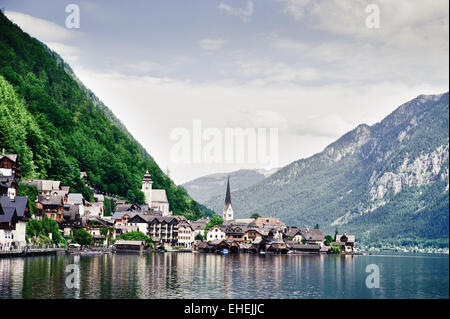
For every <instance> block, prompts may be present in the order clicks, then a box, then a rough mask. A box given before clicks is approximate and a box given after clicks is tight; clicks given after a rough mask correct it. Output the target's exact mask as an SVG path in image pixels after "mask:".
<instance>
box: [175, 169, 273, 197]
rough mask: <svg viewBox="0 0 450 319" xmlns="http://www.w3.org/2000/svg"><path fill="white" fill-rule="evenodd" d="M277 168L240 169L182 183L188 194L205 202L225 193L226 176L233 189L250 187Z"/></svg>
mask: <svg viewBox="0 0 450 319" xmlns="http://www.w3.org/2000/svg"><path fill="white" fill-rule="evenodd" d="M276 170H277V169H271V170H265V169H254V170H252V169H241V170H238V171H234V172H230V173H217V174H211V175H206V176H202V177H199V178H196V179H194V180H192V181H189V182H187V183H185V184H183V186H184V188H185V189H186V190H187V192H188V193H189V195H190V196H192V198H194V199H195V200H196V201H198V202H199V203H205V202H207V201H208V200H210V199H211V197H214V196H219V195H222V194H225V189H226V183H227V178H228V177H230V183H231V184H232V185H233V189H234V190H238V189H244V188H247V187H250V186H252V185H254V184H256V183H258V182H260V181H262V180H263V179H264V178H266V177H268V176H270V175H272V174H273V173H274V172H275V171H276Z"/></svg>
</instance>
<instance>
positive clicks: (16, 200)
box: [0, 188, 30, 250]
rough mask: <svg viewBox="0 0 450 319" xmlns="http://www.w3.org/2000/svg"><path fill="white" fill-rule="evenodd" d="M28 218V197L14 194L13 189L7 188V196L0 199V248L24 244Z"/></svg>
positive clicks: (7, 248) (16, 246)
mask: <svg viewBox="0 0 450 319" xmlns="http://www.w3.org/2000/svg"><path fill="white" fill-rule="evenodd" d="M29 218H30V209H29V207H28V197H26V196H16V192H15V189H13V188H10V189H8V196H2V197H1V199H0V249H2V250H9V249H10V248H19V249H20V248H23V247H25V246H26V244H27V242H26V239H25V234H26V223H27V221H28V219H29Z"/></svg>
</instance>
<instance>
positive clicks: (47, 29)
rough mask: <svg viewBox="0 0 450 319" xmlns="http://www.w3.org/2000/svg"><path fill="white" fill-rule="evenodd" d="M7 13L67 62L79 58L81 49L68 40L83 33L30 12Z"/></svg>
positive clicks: (74, 38)
mask: <svg viewBox="0 0 450 319" xmlns="http://www.w3.org/2000/svg"><path fill="white" fill-rule="evenodd" d="M4 13H5V15H6V16H7V17H8V19H10V20H11V21H12V22H14V23H15V24H17V25H18V26H19V27H20V28H21V29H22V30H23V31H25V32H26V33H28V34H29V35H30V36H32V37H34V38H36V39H38V40H39V41H41V42H44V43H45V44H46V45H47V46H48V47H49V48H50V49H52V50H53V51H55V52H57V53H58V54H59V55H60V56H61V57H62V58H63V59H64V60H66V61H67V62H74V61H77V60H78V59H79V53H80V50H79V49H78V48H77V47H76V46H73V45H70V44H67V43H66V42H70V41H74V40H76V39H77V38H78V37H79V36H80V35H81V33H80V32H78V31H72V30H69V29H66V28H64V27H61V26H59V25H58V24H56V23H53V22H51V21H47V20H44V19H40V18H36V17H33V16H30V15H28V14H24V13H20V12H15V11H8V10H5V12H4Z"/></svg>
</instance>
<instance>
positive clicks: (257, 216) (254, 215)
mask: <svg viewBox="0 0 450 319" xmlns="http://www.w3.org/2000/svg"><path fill="white" fill-rule="evenodd" d="M259 217H261V215H259V214H258V213H254V214H253V215H252V216H250V218H254V219H256V218H259Z"/></svg>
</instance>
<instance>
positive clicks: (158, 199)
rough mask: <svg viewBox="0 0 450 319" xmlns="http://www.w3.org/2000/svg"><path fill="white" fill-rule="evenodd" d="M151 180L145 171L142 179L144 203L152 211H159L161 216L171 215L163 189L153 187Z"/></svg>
mask: <svg viewBox="0 0 450 319" xmlns="http://www.w3.org/2000/svg"><path fill="white" fill-rule="evenodd" d="M152 185H153V181H152V178H151V176H150V173H149V172H148V171H147V172H146V173H145V175H144V178H143V179H142V192H143V193H144V195H145V203H146V204H147V205H148V207H149V208H150V209H152V210H154V211H160V212H161V214H162V216H171V215H172V212H171V211H170V210H169V201H168V200H167V194H166V190H165V189H153V188H152Z"/></svg>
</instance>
